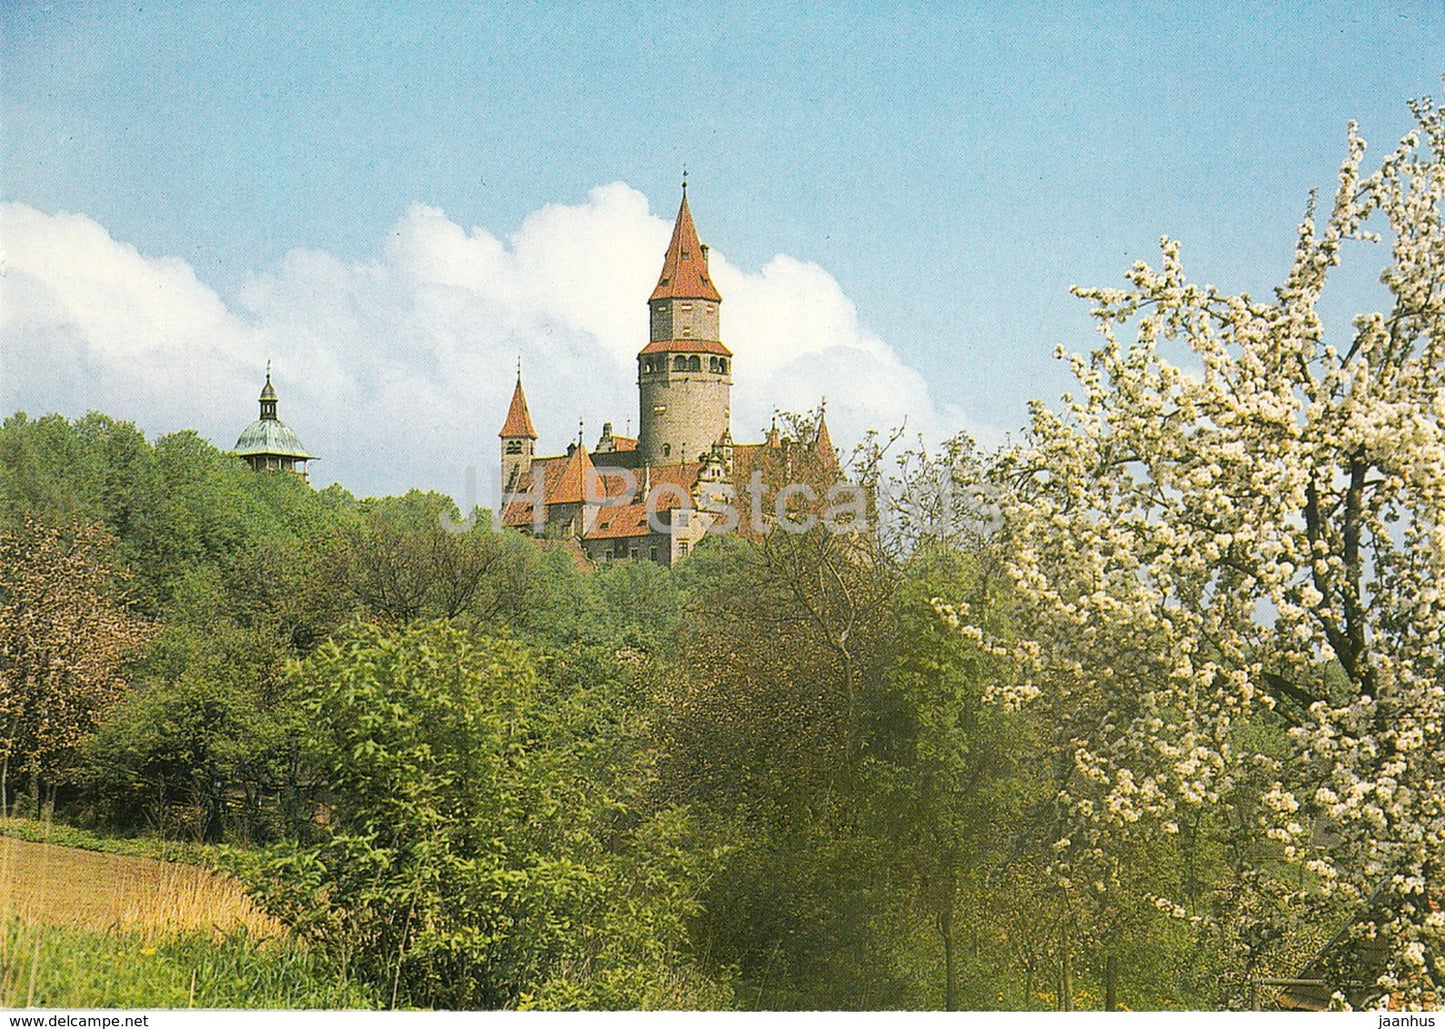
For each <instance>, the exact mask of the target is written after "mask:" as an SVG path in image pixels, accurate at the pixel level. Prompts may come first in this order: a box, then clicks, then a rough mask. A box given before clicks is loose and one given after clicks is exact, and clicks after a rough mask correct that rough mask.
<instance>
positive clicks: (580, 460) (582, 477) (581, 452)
mask: <svg viewBox="0 0 1445 1029" xmlns="http://www.w3.org/2000/svg"><path fill="white" fill-rule="evenodd" d="M589 472H591V473H592V474H591V475H590V476H589V475H588V473H589ZM589 479H591V480H593V481H595V480H596V472H595V471H593V468H592V459H591V458H590V457H588V456H587V448H586V447H583V446H579V447H578V448H577V449H576V450H574V451H572V456H571V457H569V458H568V459H567V464H566V465H565V466H564V467H563V469H562V476H561V478H559V479H558V480H557V485H556V492H553V490H552V488H551V487H552V484H551V483H550V482H549V483H547V486H548V490H547V503H549V504H580V503H582V502H583V501H584V500H587V499H588V497H587V487H588V485H589ZM593 490H594V492H595V491H596V486H593Z"/></svg>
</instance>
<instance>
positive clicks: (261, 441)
mask: <svg viewBox="0 0 1445 1029" xmlns="http://www.w3.org/2000/svg"><path fill="white" fill-rule="evenodd" d="M276 399H277V398H276V387H275V386H272V385H271V363H270V362H269V361H268V362H266V385H264V386H262V387H261V397H260V401H261V417H260V418H258V419H256V421H254V422H252V423H251V424H250V425H249V426H247V427H246V431H244V432H243V433H241V436H240V438H239V439H237V440H236V451H235V453H236V456H237V457H241V458H244V459H245V461H246V463H247V464H249V465H250V466H251V468H252V469H253V470H255V471H258V472H262V471H286V472H295V473H296V474H297V475H299V476H301V479H302V481H305V479H306V462H307V461H315V460H316V457H315V455H313V454H308V453H307V452H306V448H305V447H303V446H302V445H301V439H300V437H299V436H297V435H296V433H295V432H293V431H292V429H291V427H290V426H289V425H287V424H286V423H285V422H283V421H282V420H281V419H280V418H278V417H277V416H276Z"/></svg>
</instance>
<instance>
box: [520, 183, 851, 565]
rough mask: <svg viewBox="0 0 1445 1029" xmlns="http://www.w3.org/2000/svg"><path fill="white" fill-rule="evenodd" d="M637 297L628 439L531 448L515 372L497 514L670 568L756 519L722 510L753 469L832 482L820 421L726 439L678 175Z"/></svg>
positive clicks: (588, 548)
mask: <svg viewBox="0 0 1445 1029" xmlns="http://www.w3.org/2000/svg"><path fill="white" fill-rule="evenodd" d="M647 304H648V309H649V315H650V316H649V318H648V324H649V332H648V342H647V345H646V346H644V347H643V348H642V349H641V351H639V352H638V355H637V401H638V420H637V425H638V434H637V436H636V438H633V437H628V436H619V435H616V434H614V433H613V431H612V423H611V422H607V423H604V424H603V426H602V434H601V437H600V438H599V439H598V441H597V445H596V446H595V447H594V448H593V450H592V451H590V452H589V451H588V450H587V448H586V446H584V445H583V443H582V441H581V439H580V438H579V439H578V441H577V442H576V443H573V444H572V445H571V446H569V447H568V448H567V452H566V453H565V454H558V455H555V456H550V457H538V456H536V455H535V453H534V447H535V444H536V440H537V430H536V428H535V427H534V426H533V424H532V418H531V415H530V414H529V413H528V411H527V397H526V394H525V393H524V392H523V390H522V376H521V371H520V369H518V374H517V384H516V387H515V389H514V390H513V391H512V402H511V405H510V407H509V408H508V410H507V417H506V421H505V422H504V423H503V425H502V429H501V431H500V432H499V433H498V434H497V435H498V436H499V437H500V439H501V479H502V487H503V502H502V507H501V514H502V520H503V522H504V523H505V524H506V525H508V526H511V527H513V528H516V529H519V530H522V531H524V532H528V533H530V534H532V535H534V536H539V537H542V538H544V539H550V540H555V541H560V542H563V543H565V544H566V545H567V546H568V547H569V548H572V549H573V550H574V553H576V552H579V551H580V554H579V556H585V558H586V559H587V560H588V561H590V562H591V563H592V564H594V565H600V564H606V563H608V562H611V561H617V560H649V561H655V562H657V563H659V564H663V565H672V564H673V563H675V562H676V561H678V560H679V559H681V558H683V557H685V556H686V555H687V554H688V553H689V551H690V550H692V549H693V548H695V547H696V546H697V544H698V542H699V541H701V539H702V538H703V537H704V536H706V535H708V534H709V533H710V532H720V531H735V530H739V529H741V530H742V531H747V530H748V528H749V527H750V526H751V527H752V528H754V529H757V528H758V526H759V525H760V522H759V520H758V519H757V518H756V517H755V518H754V519H753V521H752V522H751V523H748V522H747V521H746V519H741V518H738V517H736V514H735V512H734V516H733V517H728V514H727V513H726V511H725V510H724V509H725V508H726V507H727V506H728V504H729V503H733V502H736V500H737V499H738V498H739V497H745V496H746V495H747V494H748V492H749V490H748V484H749V483H753V484H754V488H753V490H752V492H753V493H758V492H760V491H759V490H758V489H757V487H756V483H757V482H758V481H760V480H761V479H762V478H764V477H766V478H767V479H768V480H770V481H772V482H774V483H776V482H778V481H780V480H781V479H783V478H788V479H792V478H796V477H798V476H799V475H803V476H806V477H810V478H813V479H819V480H820V481H822V482H827V481H829V480H830V479H837V478H839V469H838V462H837V456H836V454H835V452H834V450H833V445H832V442H831V440H830V439H829V437H828V427H827V422H826V420H825V419H824V418H822V417H820V418H819V421H818V424H817V427H816V429H815V430H814V431H813V432H812V433H811V435H812V438H811V439H808V440H805V441H799V440H784V439H782V438H781V437H780V434H779V433H778V431H777V428H776V426H774V428H773V429H772V430H771V431H770V432H768V434H767V437H766V439H765V440H764V441H763V442H761V443H735V442H734V441H733V438H732V431H731V427H730V418H731V410H730V406H729V405H730V400H731V391H732V367H733V354H732V351H731V350H729V349H728V348H727V347H726V346H725V345H724V344H723V342H722V336H721V331H720V329H719V309H720V308H721V306H722V295H721V294H720V293H719V292H718V289H717V286H716V285H715V284H714V283H713V281H712V277H711V275H710V273H709V271H708V248H707V247H706V246H705V245H704V244H702V243H701V242H699V240H698V235H697V228H696V227H695V226H694V225H693V221H692V212H691V211H690V210H689V208H688V204H687V184H686V182H684V183H683V187H682V204H681V206H680V207H679V208H678V212H677V221H676V222H675V223H674V225H673V228H672V240H671V242H670V243H669V244H668V247H667V253H666V255H665V256H664V258H663V262H662V274H661V276H660V277H659V278H658V280H657V287H656V288H655V289H654V290H653V291H652V295H651V296H650V297H649V298H648V301H647ZM820 477H821V478H820ZM789 488H795V487H789ZM782 492H783V493H784V494H785V496H783V497H782V498H781V500H780V501H779V507H778V509H779V510H782V509H783V506H784V502H786V501H787V500H788V499H789V498H788V497H787V496H786V493H787V488H785V489H784V490H783V491H782ZM759 499H760V498H759ZM754 502H755V501H754ZM754 510H756V508H754Z"/></svg>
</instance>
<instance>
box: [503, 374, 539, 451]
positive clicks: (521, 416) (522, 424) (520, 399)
mask: <svg viewBox="0 0 1445 1029" xmlns="http://www.w3.org/2000/svg"><path fill="white" fill-rule="evenodd" d="M497 435H498V436H502V437H504V438H505V437H507V436H526V437H527V438H528V439H536V438H537V430H536V429H534V428H533V427H532V416H531V415H530V414H528V413H527V396H526V394H525V393H523V392H522V377H521V376H520V375H519V376H517V388H516V389H514V390H512V406H511V407H509V408H508V409H507V424H505V425H503V426H502V431H501V432H499V433H497Z"/></svg>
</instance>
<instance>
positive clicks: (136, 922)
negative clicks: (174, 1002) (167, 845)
mask: <svg viewBox="0 0 1445 1029" xmlns="http://www.w3.org/2000/svg"><path fill="white" fill-rule="evenodd" d="M11 916H16V917H19V918H20V919H22V920H24V921H26V922H37V923H41V924H45V925H69V926H77V927H82V928H88V929H120V930H162V931H165V932H188V931H196V930H209V931H213V932H229V931H231V930H234V929H238V928H244V929H246V930H248V931H249V932H250V934H251V935H252V936H253V937H258V938H264V937H270V936H277V935H280V933H281V928H280V926H279V925H277V924H276V923H275V922H274V921H273V920H271V919H270V918H268V917H267V916H265V915H263V914H261V913H260V912H258V911H257V910H256V908H255V907H254V906H253V905H252V904H251V901H250V899H249V898H248V897H247V896H246V895H245V894H244V893H243V892H242V891H241V889H240V887H239V886H238V885H237V884H236V883H235V882H234V881H232V880H231V879H228V878H226V877H224V876H221V875H218V874H215V873H213V872H210V871H207V870H206V869H204V868H200V867H197V866H195V865H185V864H177V863H174V862H169V861H156V860H154V859H151V858H143V857H128V856H122V855H119V854H102V853H97V852H94V851H88V850H76V849H74V848H71V847H59V846H55V845H54V844H49V843H30V842H27V841H24V840H17V839H13V838H10V837H0V918H8V917H11Z"/></svg>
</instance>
